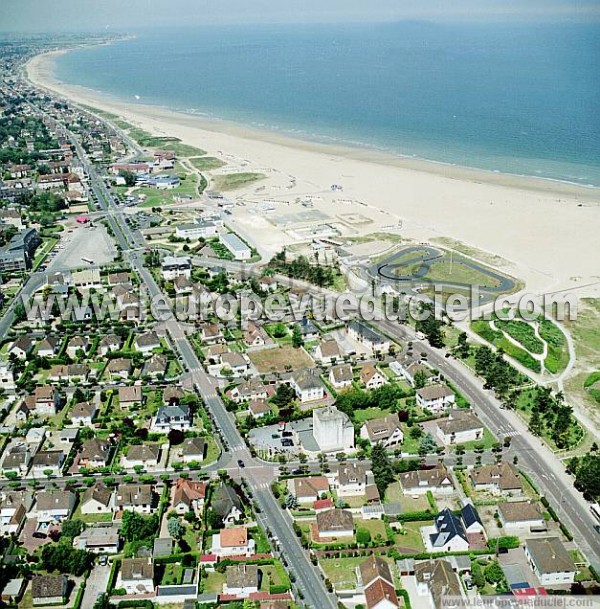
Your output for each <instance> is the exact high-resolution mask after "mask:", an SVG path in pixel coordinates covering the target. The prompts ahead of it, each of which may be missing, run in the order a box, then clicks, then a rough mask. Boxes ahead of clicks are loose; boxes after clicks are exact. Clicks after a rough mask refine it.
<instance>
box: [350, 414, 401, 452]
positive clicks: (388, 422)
mask: <svg viewBox="0 0 600 609" xmlns="http://www.w3.org/2000/svg"><path fill="white" fill-rule="evenodd" d="M360 437H361V438H363V439H365V440H369V442H370V443H371V446H374V445H375V444H378V443H381V444H382V445H383V446H385V447H386V448H391V447H392V446H398V445H399V444H402V442H403V441H404V433H403V431H402V429H401V428H400V419H399V417H398V415H397V414H395V413H394V414H388V415H386V416H385V417H380V418H378V419H371V420H370V421H366V422H365V423H363V425H362V427H361V428H360Z"/></svg>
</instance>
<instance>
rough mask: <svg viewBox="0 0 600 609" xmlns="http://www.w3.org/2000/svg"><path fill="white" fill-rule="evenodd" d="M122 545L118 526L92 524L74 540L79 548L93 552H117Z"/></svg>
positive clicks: (74, 544)
mask: <svg viewBox="0 0 600 609" xmlns="http://www.w3.org/2000/svg"><path fill="white" fill-rule="evenodd" d="M120 545H121V538H120V537H119V528H118V527H116V526H110V527H107V526H91V527H88V528H86V529H84V530H83V531H82V532H81V533H80V535H79V536H78V537H76V538H75V539H74V540H73V546H74V547H75V548H76V549H77V550H85V551H86V552H91V553H92V554H116V553H117V552H118V551H119V547H120Z"/></svg>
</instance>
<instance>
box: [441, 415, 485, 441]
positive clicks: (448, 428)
mask: <svg viewBox="0 0 600 609" xmlns="http://www.w3.org/2000/svg"><path fill="white" fill-rule="evenodd" d="M436 435H437V437H438V438H439V439H440V440H441V441H442V443H443V444H444V445H446V446H448V445H450V444H461V443H463V442H472V441H475V440H481V438H483V424H482V423H481V421H480V420H479V417H477V416H476V415H475V414H474V413H473V412H472V411H471V410H467V409H464V408H463V409H453V410H451V411H450V414H449V415H448V418H447V419H440V420H439V421H437V422H436Z"/></svg>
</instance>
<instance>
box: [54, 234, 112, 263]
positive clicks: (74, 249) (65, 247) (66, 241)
mask: <svg viewBox="0 0 600 609" xmlns="http://www.w3.org/2000/svg"><path fill="white" fill-rule="evenodd" d="M70 230H72V232H68V231H66V232H64V233H63V234H62V238H61V240H60V241H59V242H58V243H57V244H56V247H55V248H54V250H53V252H52V253H51V254H50V256H49V257H48V259H47V270H48V271H59V270H64V269H75V268H79V267H81V266H85V264H86V263H85V261H83V260H82V258H88V259H89V260H93V263H94V265H100V264H106V263H108V262H112V261H113V260H114V259H115V257H116V255H117V251H116V249H115V246H114V244H113V242H112V240H111V239H110V237H109V236H108V233H107V232H106V228H105V227H104V226H93V227H87V226H78V227H76V228H73V229H70Z"/></svg>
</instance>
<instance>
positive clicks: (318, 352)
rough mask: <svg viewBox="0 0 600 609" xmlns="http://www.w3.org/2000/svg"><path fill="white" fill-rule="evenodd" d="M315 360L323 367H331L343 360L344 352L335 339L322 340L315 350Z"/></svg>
mask: <svg viewBox="0 0 600 609" xmlns="http://www.w3.org/2000/svg"><path fill="white" fill-rule="evenodd" d="M314 358H315V360H316V361H317V362H318V363H319V364H321V365H322V366H331V365H332V364H335V362H339V361H340V360H341V359H342V352H341V351H340V346H339V345H338V343H337V341H336V340H335V339H333V338H328V339H325V340H322V341H321V342H320V343H319V344H318V345H317V347H316V348H315V353H314Z"/></svg>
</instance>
